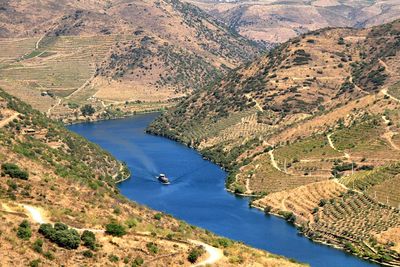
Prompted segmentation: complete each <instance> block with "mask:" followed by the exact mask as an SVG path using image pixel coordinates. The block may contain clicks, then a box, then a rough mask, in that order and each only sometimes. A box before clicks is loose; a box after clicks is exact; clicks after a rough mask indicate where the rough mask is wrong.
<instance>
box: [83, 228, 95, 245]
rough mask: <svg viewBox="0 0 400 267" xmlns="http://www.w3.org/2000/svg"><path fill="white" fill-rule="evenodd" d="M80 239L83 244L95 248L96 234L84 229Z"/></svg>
mask: <svg viewBox="0 0 400 267" xmlns="http://www.w3.org/2000/svg"><path fill="white" fill-rule="evenodd" d="M81 240H82V241H83V245H84V246H85V247H88V248H90V249H95V248H96V236H95V235H94V233H93V232H91V231H88V230H85V231H83V233H82V235H81Z"/></svg>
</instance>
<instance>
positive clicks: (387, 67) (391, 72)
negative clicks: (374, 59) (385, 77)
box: [378, 59, 396, 75]
mask: <svg viewBox="0 0 400 267" xmlns="http://www.w3.org/2000/svg"><path fill="white" fill-rule="evenodd" d="M378 61H379V63H380V64H381V65H382V66H383V67H384V68H385V71H386V72H387V73H389V74H391V75H396V73H395V72H394V71H392V70H391V69H390V68H389V66H388V65H387V64H386V63H385V61H383V60H382V59H378Z"/></svg>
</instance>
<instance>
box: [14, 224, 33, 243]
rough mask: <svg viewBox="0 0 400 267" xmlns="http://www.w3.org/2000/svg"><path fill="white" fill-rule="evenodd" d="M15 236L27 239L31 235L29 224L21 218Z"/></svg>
mask: <svg viewBox="0 0 400 267" xmlns="http://www.w3.org/2000/svg"><path fill="white" fill-rule="evenodd" d="M17 236H18V237H19V238H21V239H24V240H28V239H29V238H31V236H32V230H31V225H30V223H29V222H28V221H27V220H23V221H22V222H21V224H20V225H19V227H18V230H17Z"/></svg>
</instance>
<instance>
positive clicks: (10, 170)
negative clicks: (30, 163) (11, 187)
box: [1, 163, 29, 180]
mask: <svg viewBox="0 0 400 267" xmlns="http://www.w3.org/2000/svg"><path fill="white" fill-rule="evenodd" d="M1 173H2V175H9V176H10V177H11V178H19V179H22V180H28V178H29V174H28V172H26V171H24V170H21V169H20V168H19V167H18V166H17V165H16V164H13V163H3V164H1Z"/></svg>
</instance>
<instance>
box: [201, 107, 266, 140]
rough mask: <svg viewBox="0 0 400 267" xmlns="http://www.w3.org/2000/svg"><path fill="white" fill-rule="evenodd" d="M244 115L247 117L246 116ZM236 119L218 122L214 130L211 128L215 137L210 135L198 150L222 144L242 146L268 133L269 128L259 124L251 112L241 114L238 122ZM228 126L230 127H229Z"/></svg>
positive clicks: (254, 114) (255, 115)
mask: <svg viewBox="0 0 400 267" xmlns="http://www.w3.org/2000/svg"><path fill="white" fill-rule="evenodd" d="M246 114H249V115H248V116H246ZM243 115H244V116H243ZM237 118H239V117H237V116H234V117H233V116H232V118H229V119H227V120H221V122H218V124H217V126H216V127H215V128H214V127H213V135H214V134H216V133H217V135H216V136H212V135H211V136H212V137H211V138H207V139H206V140H205V141H203V142H202V143H201V144H200V148H204V147H210V146H213V145H216V144H219V143H224V142H229V143H230V146H234V145H235V144H243V143H245V142H246V141H248V140H250V139H253V138H255V137H258V136H260V135H262V134H266V133H268V130H270V129H271V127H270V126H268V125H266V124H264V123H259V122H258V121H257V114H256V113H253V112H252V111H249V112H247V113H245V114H241V116H240V121H237ZM221 123H222V124H221ZM229 124H231V125H230V126H229ZM209 136H210V135H209ZM201 137H202V136H194V138H201Z"/></svg>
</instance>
